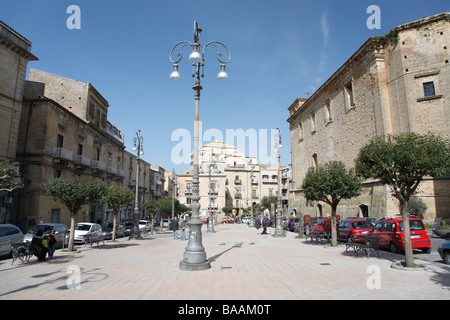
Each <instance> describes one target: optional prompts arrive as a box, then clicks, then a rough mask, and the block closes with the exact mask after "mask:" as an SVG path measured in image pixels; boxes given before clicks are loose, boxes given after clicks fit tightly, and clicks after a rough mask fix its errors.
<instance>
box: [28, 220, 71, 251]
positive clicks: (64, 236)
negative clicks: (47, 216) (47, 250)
mask: <svg viewBox="0 0 450 320" xmlns="http://www.w3.org/2000/svg"><path fill="white" fill-rule="evenodd" d="M39 230H42V231H43V232H44V234H45V233H46V232H47V230H50V231H51V234H52V235H54V236H55V239H56V243H55V248H62V247H63V244H64V246H67V244H68V243H69V229H68V228H67V226H66V225H65V224H61V223H41V224H38V225H36V226H34V227H33V228H32V229H31V230H30V231H28V232H27V233H26V234H25V236H24V241H29V242H31V240H33V235H34V234H36V232H38V231H39Z"/></svg>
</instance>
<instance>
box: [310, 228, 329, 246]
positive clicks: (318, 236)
mask: <svg viewBox="0 0 450 320" xmlns="http://www.w3.org/2000/svg"><path fill="white" fill-rule="evenodd" d="M308 238H309V239H311V241H313V240H315V241H316V243H318V242H319V240H321V241H322V244H323V240H324V239H327V240H328V235H326V233H325V232H323V231H322V230H315V231H314V232H310V233H309V235H306V242H308Z"/></svg>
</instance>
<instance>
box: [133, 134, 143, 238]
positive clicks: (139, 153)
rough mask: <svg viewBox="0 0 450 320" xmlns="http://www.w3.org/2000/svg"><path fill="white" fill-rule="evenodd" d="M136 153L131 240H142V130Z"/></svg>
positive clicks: (134, 146)
mask: <svg viewBox="0 0 450 320" xmlns="http://www.w3.org/2000/svg"><path fill="white" fill-rule="evenodd" d="M132 150H133V151H136V154H137V157H136V194H135V199H134V212H133V230H131V234H130V239H135V240H137V239H140V238H141V232H140V231H139V201H138V199H139V162H140V160H141V157H140V156H142V155H144V137H142V136H141V130H138V132H136V137H135V138H134V145H133V148H132Z"/></svg>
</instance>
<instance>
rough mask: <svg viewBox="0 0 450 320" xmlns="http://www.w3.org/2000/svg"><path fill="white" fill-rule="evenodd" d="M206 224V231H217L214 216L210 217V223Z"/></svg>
mask: <svg viewBox="0 0 450 320" xmlns="http://www.w3.org/2000/svg"><path fill="white" fill-rule="evenodd" d="M206 225H207V228H206V232H213V233H214V232H216V230H214V222H213V219H212V218H208V223H207V224H206Z"/></svg>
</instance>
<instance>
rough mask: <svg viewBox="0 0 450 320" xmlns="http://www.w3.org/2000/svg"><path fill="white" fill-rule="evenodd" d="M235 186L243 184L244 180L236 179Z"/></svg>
mask: <svg viewBox="0 0 450 320" xmlns="http://www.w3.org/2000/svg"><path fill="white" fill-rule="evenodd" d="M234 184H242V180H241V179H235V180H234Z"/></svg>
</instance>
